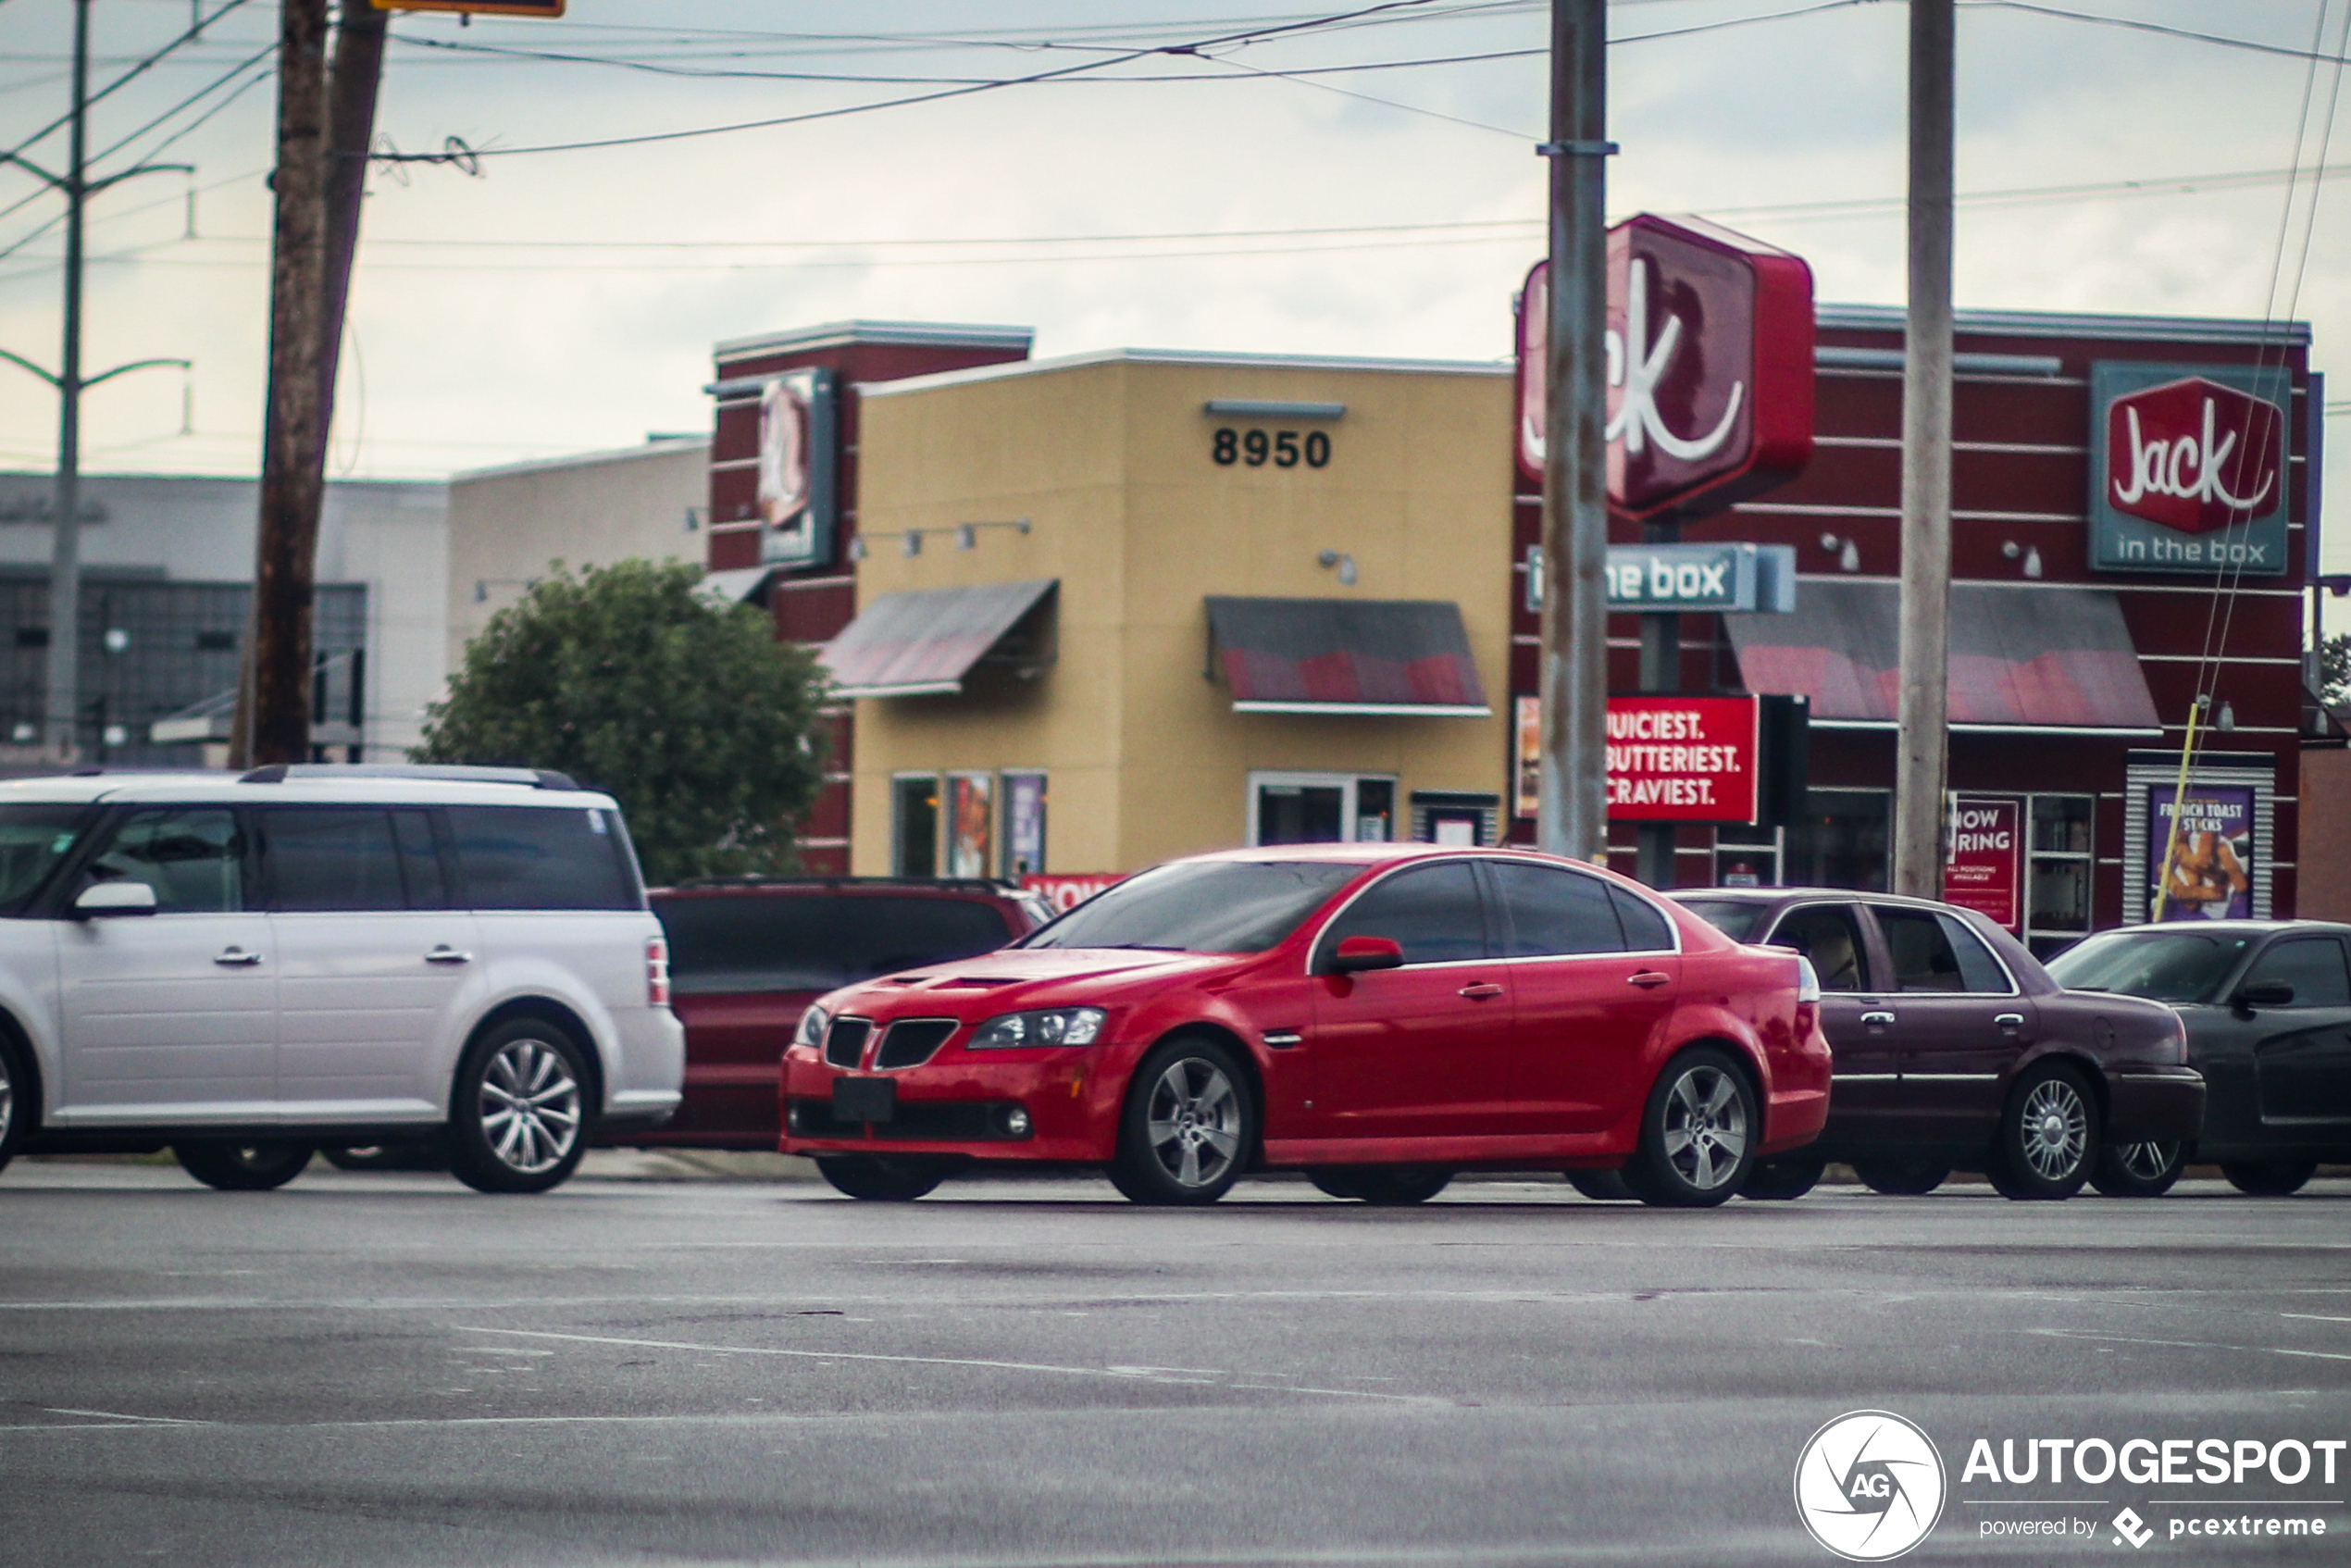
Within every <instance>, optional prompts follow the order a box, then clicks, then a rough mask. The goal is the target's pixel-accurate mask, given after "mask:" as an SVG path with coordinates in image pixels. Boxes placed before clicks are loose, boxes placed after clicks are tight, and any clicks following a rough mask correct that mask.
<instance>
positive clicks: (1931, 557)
mask: <svg viewBox="0 0 2351 1568" xmlns="http://www.w3.org/2000/svg"><path fill="white" fill-rule="evenodd" d="M1953 31H1954V23H1953V12H1952V0H1910V225H1909V228H1910V235H1909V238H1910V291H1909V321H1908V323H1907V325H1906V327H1905V330H1904V333H1903V355H1902V610H1901V637H1902V673H1901V681H1902V691H1901V706H1900V719H1901V728H1900V731H1899V739H1898V740H1897V742H1896V743H1897V745H1898V746H1899V747H1900V748H1901V749H1900V752H1899V754H1898V755H1897V759H1896V765H1895V774H1894V890H1895V891H1896V892H1899V893H1909V894H1910V895H1912V896H1914V897H1918V898H1941V897H1942V896H1943V818H1944V804H1943V802H1944V790H1945V788H1946V780H1947V778H1948V777H1949V771H1950V744H1951V739H1950V738H1951V730H1950V723H1949V720H1950V712H1949V708H1950V685H1949V681H1950V666H1951V163H1952V118H1953V89H1952V54H1953Z"/></svg>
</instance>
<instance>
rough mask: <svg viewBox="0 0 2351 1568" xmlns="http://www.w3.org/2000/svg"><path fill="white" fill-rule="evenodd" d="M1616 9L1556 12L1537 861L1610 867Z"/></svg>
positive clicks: (1548, 150)
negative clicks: (1607, 342)
mask: <svg viewBox="0 0 2351 1568" xmlns="http://www.w3.org/2000/svg"><path fill="white" fill-rule="evenodd" d="M1607 60H1608V7H1607V5H1606V0H1551V140H1550V141H1549V142H1547V143H1544V144H1543V147H1542V149H1541V150H1542V152H1543V154H1544V155H1545V156H1547V157H1549V159H1550V166H1551V168H1550V244H1551V260H1550V268H1549V297H1550V314H1549V321H1548V322H1547V323H1546V324H1545V325H1546V329H1547V331H1546V338H1547V344H1546V346H1547V348H1548V351H1549V352H1548V353H1547V355H1546V356H1545V364H1544V367H1543V373H1544V405H1543V406H1544V451H1543V560H1544V562H1545V563H1546V565H1547V566H1549V570H1547V571H1546V572H1545V573H1544V574H1543V579H1544V580H1543V659H1542V678H1541V691H1542V699H1541V700H1542V707H1543V767H1542V773H1541V778H1542V786H1541V803H1540V805H1539V808H1538V812H1537V815H1536V833H1537V838H1538V841H1539V843H1540V845H1541V847H1542V848H1543V849H1544V850H1546V851H1548V852H1550V853H1552V854H1559V855H1568V856H1572V857H1574V858H1575V859H1577V860H1602V859H1605V858H1606V857H1607V854H1608V596H1607V591H1606V588H1605V584H1604V574H1605V572H1606V571H1607V568H1608V467H1607V463H1608V447H1607V442H1606V441H1605V439H1604V438H1603V435H1602V425H1603V423H1604V421H1605V417H1606V414H1607V407H1608V381H1607V367H1606V359H1605V354H1604V339H1605V335H1606V332H1607V328H1608V216H1607V200H1606V197H1607V184H1608V169H1607V163H1606V159H1607V157H1608V155H1609V154H1610V153H1611V152H1613V151H1615V148H1614V147H1613V146H1612V145H1611V143H1609V141H1608V139H1607V138H1608V66H1607Z"/></svg>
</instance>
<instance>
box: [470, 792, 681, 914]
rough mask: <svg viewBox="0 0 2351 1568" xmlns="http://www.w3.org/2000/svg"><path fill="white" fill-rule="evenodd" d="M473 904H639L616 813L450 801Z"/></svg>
mask: <svg viewBox="0 0 2351 1568" xmlns="http://www.w3.org/2000/svg"><path fill="white" fill-rule="evenodd" d="M448 812H449V830H450V833H451V835H452V836H453V837H454V839H455V840H456V844H457V867H458V870H459V872H460V873H461V874H462V876H463V877H464V878H465V883H466V903H467V905H468V906H469V907H471V908H474V909H641V908H643V907H644V905H643V903H642V902H641V900H640V899H639V897H638V894H637V891H636V888H635V885H634V884H635V880H636V879H635V877H632V876H630V875H629V871H628V858H627V852H626V850H624V849H623V847H622V844H623V840H622V839H621V837H620V823H619V820H618V818H617V816H616V814H615V813H612V812H609V811H604V810H603V809H601V808H598V807H592V806H587V807H573V806H451V807H449V808H448Z"/></svg>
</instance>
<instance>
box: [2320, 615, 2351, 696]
mask: <svg viewBox="0 0 2351 1568" xmlns="http://www.w3.org/2000/svg"><path fill="white" fill-rule="evenodd" d="M2345 698H2351V631H2345V632H2338V633H2336V634H2335V635H2334V636H2332V637H2330V638H2328V639H2327V640H2326V641H2324V642H2321V643H2320V644H2319V699H2320V701H2321V702H2326V703H2340V702H2342V701H2344V700H2345Z"/></svg>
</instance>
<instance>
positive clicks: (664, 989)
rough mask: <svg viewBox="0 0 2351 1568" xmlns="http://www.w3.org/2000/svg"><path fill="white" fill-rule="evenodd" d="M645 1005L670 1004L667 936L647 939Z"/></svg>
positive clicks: (663, 1005) (662, 1005)
mask: <svg viewBox="0 0 2351 1568" xmlns="http://www.w3.org/2000/svg"><path fill="white" fill-rule="evenodd" d="M645 1005H646V1006H648V1007H666V1006H668V1005H669V940H668V939H667V938H666V937H647V938H646V939H645Z"/></svg>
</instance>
